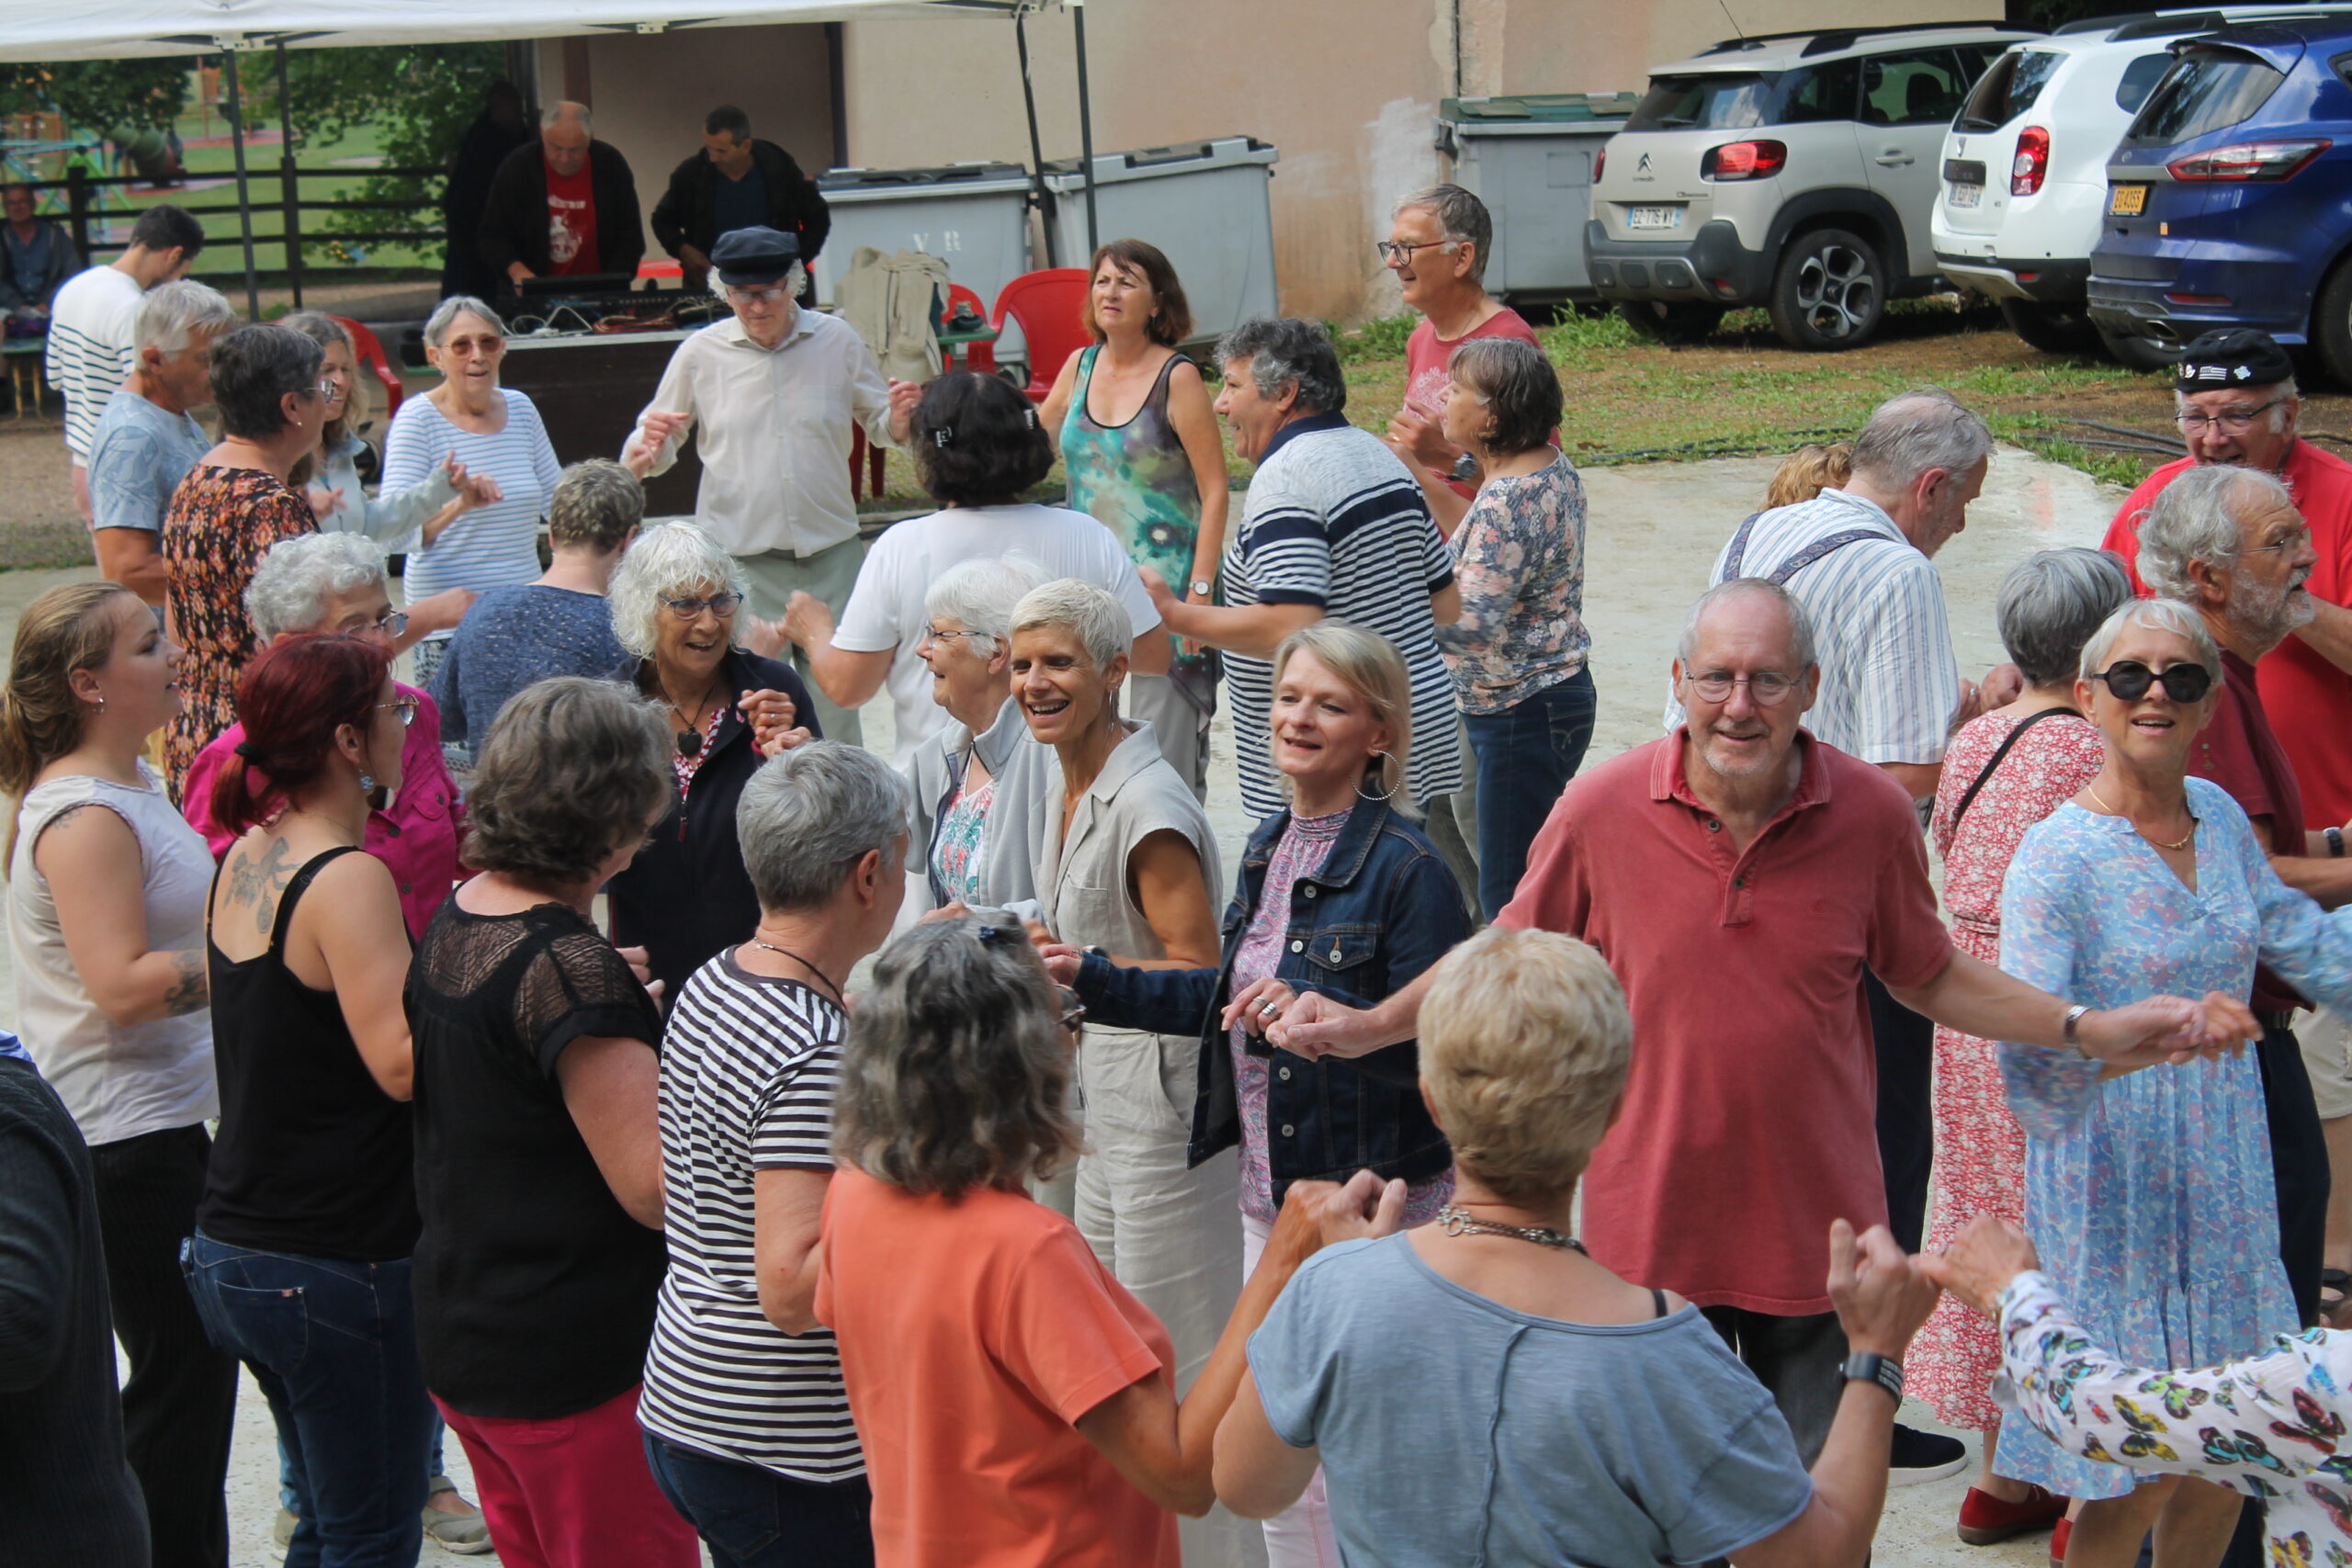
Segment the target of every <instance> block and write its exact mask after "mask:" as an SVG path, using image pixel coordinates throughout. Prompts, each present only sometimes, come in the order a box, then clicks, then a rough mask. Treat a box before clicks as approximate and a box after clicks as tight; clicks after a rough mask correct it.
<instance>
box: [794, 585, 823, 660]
mask: <svg viewBox="0 0 2352 1568" xmlns="http://www.w3.org/2000/svg"><path fill="white" fill-rule="evenodd" d="M784 635H785V636H786V637H790V638H791V639H792V640H793V641H794V642H797V643H798V644H799V645H800V646H801V647H803V648H809V647H813V646H816V645H817V644H819V643H822V642H830V641H831V639H832V636H833V608H832V606H831V605H830V604H826V603H825V602H824V601H823V600H822V599H820V598H818V597H817V596H816V595H815V594H814V593H810V592H806V591H805V590H802V589H798V588H796V589H794V590H793V591H792V597H791V598H789V599H787V600H786V601H785V605H784Z"/></svg>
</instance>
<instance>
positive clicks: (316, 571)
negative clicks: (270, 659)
mask: <svg viewBox="0 0 2352 1568" xmlns="http://www.w3.org/2000/svg"><path fill="white" fill-rule="evenodd" d="M384 581H385V574H384V550H383V547H382V546H380V545H379V544H377V543H376V542H375V541H374V540H373V539H370V538H368V536H366V535H364V534H303V535H300V536H297V537H295V538H291V539H280V540H279V541H278V542H277V544H274V545H272V546H270V547H269V553H268V554H267V555H266V556H264V557H262V558H261V564H260V565H259V566H257V567H255V568H254V575H253V581H251V582H249V583H247V584H246V585H245V614H246V615H248V616H250V617H251V618H252V620H253V623H254V636H255V637H259V638H261V640H262V641H264V642H267V641H269V640H270V639H271V638H272V637H283V636H285V635H286V634H287V633H288V632H303V631H310V630H312V629H313V628H315V627H316V626H318V624H319V617H320V616H322V615H324V614H325V613H326V605H327V597H328V595H330V594H335V593H352V592H357V591H358V590H360V589H362V588H366V587H368V586H369V585H371V584H381V583H383V582H384Z"/></svg>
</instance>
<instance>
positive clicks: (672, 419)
mask: <svg viewBox="0 0 2352 1568" xmlns="http://www.w3.org/2000/svg"><path fill="white" fill-rule="evenodd" d="M685 427H686V416H685V415H684V413H681V412H676V411H674V410H667V409H655V410H653V411H652V412H650V413H648V414H647V415H646V416H645V417H644V419H642V420H641V421H639V423H638V427H637V434H635V435H633V436H631V437H630V438H629V442H628V446H626V447H624V448H623V449H622V451H621V466H622V467H623V468H627V469H628V471H629V472H630V473H632V474H635V475H636V476H637V477H638V478H639V479H643V478H645V476H646V475H647V474H649V473H650V472H651V471H652V469H653V460H654V459H655V458H656V457H660V456H661V455H662V448H663V447H665V446H669V445H670V442H671V441H672V439H673V438H674V437H675V436H676V435H677V434H678V432H680V431H681V430H684V428H685Z"/></svg>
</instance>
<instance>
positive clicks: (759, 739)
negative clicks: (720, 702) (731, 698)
mask: <svg viewBox="0 0 2352 1568" xmlns="http://www.w3.org/2000/svg"><path fill="white" fill-rule="evenodd" d="M735 711H736V712H737V713H739V714H741V716H742V718H743V722H744V723H745V724H748V725H750V726H751V727H752V748H753V749H754V750H757V751H758V752H759V753H760V755H762V756H763V757H779V756H782V755H783V754H784V753H785V752H786V751H789V750H792V749H793V748H794V747H796V746H799V745H802V744H805V743H806V742H807V741H808V739H809V729H808V727H807V726H806V725H796V724H795V723H794V722H793V721H794V720H795V719H797V718H798V717H799V716H800V715H799V710H798V708H797V707H796V706H795V705H794V704H793V701H792V699H791V698H790V697H789V696H786V694H784V693H782V692H779V691H776V690H775V689H774V688H773V687H767V688H763V689H762V690H760V691H756V692H743V693H741V694H738V695H737V697H736V699H735Z"/></svg>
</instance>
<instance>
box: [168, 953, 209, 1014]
mask: <svg viewBox="0 0 2352 1568" xmlns="http://www.w3.org/2000/svg"><path fill="white" fill-rule="evenodd" d="M211 999H212V984H211V980H210V977H209V976H208V974H207V973H206V970H205V963H204V954H203V953H197V952H194V951H189V952H185V953H173V954H172V988H171V989H170V990H168V991H165V992H164V1017H166V1018H178V1017H180V1016H181V1015H182V1014H184V1013H191V1012H195V1011H197V1010H198V1009H200V1008H202V1007H204V1006H205V1005H207V1004H208V1003H209V1002H210V1001H211Z"/></svg>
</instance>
